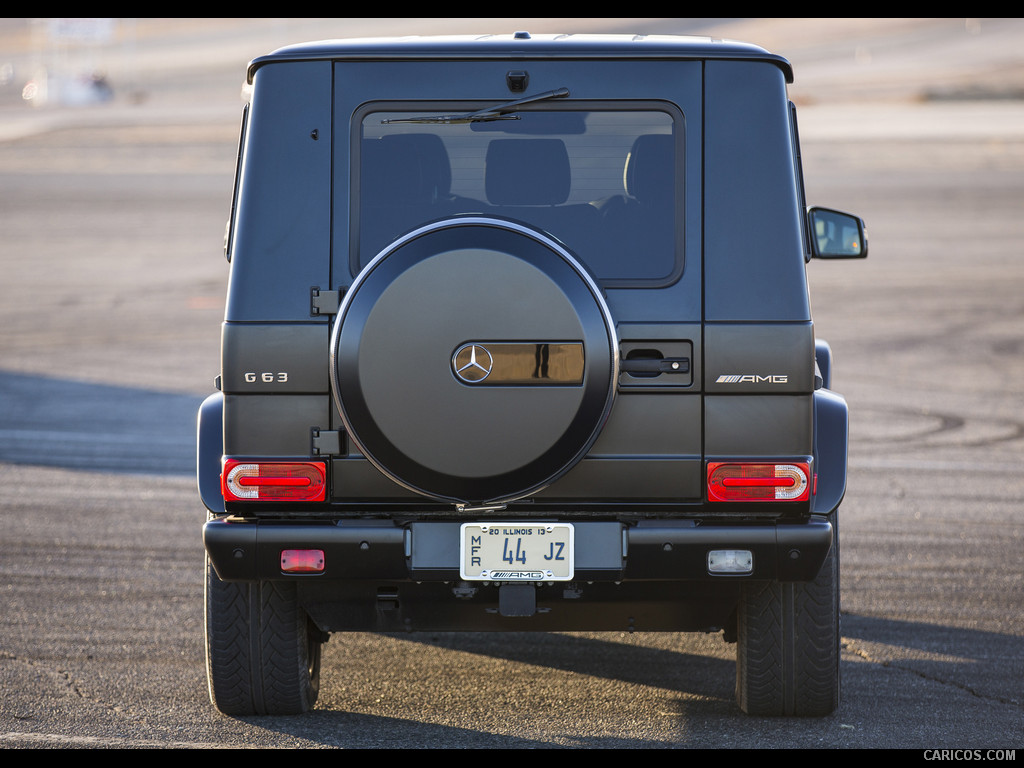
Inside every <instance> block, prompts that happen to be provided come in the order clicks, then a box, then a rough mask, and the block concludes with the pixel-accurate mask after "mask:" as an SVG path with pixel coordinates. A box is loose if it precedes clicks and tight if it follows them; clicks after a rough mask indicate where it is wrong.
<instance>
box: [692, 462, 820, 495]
mask: <svg viewBox="0 0 1024 768" xmlns="http://www.w3.org/2000/svg"><path fill="white" fill-rule="evenodd" d="M810 471H811V469H810V466H809V465H807V464H740V463H729V462H717V461H712V462H709V463H708V501H806V500H807V499H809V498H810V483H809V482H808V477H809V476H810Z"/></svg>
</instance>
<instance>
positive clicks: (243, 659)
mask: <svg viewBox="0 0 1024 768" xmlns="http://www.w3.org/2000/svg"><path fill="white" fill-rule="evenodd" d="M321 638H322V634H321V632H320V630H319V629H318V628H317V627H316V626H315V625H314V624H313V623H312V621H311V620H310V619H309V617H308V616H307V615H306V612H305V611H304V610H303V609H302V608H301V607H300V606H299V604H298V598H297V593H296V589H295V584H292V583H288V582H276V581H258V582H226V581H221V580H220V578H218V576H217V574H216V572H215V571H214V569H213V566H212V565H211V563H210V561H209V558H207V562H206V672H207V679H208V681H209V686H210V701H212V702H213V705H214V706H215V707H217V709H219V710H220V711H221V712H223V713H224V714H226V715H295V714H299V713H301V712H306V711H308V710H310V709H312V708H313V705H314V704H316V699H317V695H318V694H319V691H320V649H321V645H322V639H321Z"/></svg>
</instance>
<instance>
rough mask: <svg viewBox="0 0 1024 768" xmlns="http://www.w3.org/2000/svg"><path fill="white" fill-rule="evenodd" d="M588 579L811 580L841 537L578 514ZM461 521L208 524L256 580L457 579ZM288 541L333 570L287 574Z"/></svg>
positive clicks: (221, 572)
mask: <svg viewBox="0 0 1024 768" xmlns="http://www.w3.org/2000/svg"><path fill="white" fill-rule="evenodd" d="M574 525H575V527H576V570H575V576H576V579H577V580H580V581H708V580H715V581H718V580H722V579H756V580H778V581H810V580H812V579H813V578H814V577H815V576H816V575H817V573H818V570H819V569H820V568H821V564H822V563H823V562H824V560H825V556H826V555H827V554H828V550H829V547H830V546H831V544H832V525H831V524H830V523H829V521H828V520H827V519H826V518H824V517H818V516H812V517H811V519H810V520H809V521H807V522H801V523H777V524H741V525H714V524H707V523H699V524H698V523H696V522H694V521H688V520H682V521H672V520H650V521H643V522H641V523H638V524H636V525H624V524H621V523H617V522H576V523H574ZM458 530H459V523H458V522H417V523H410V524H408V525H407V526H400V525H397V524H395V523H392V522H390V521H387V520H384V521H379V522H378V521H342V522H339V523H331V522H324V523H319V522H317V523H307V522H293V521H289V522H277V521H251V520H244V521H242V520H235V519H231V518H220V519H217V520H211V521H209V522H207V523H206V525H205V526H204V527H203V541H204V543H205V546H206V551H207V554H208V555H209V556H210V559H211V561H212V562H213V565H214V568H215V569H216V571H217V574H218V576H220V578H221V579H224V580H225V581H250V580H255V579H270V580H274V579H288V580H292V579H309V580H372V581H457V580H459V567H458V555H459V552H458V550H459V544H458ZM282 549H321V550H323V551H324V561H325V570H324V571H323V572H322V573H317V574H285V573H283V572H282V571H281V565H280V557H281V550H282ZM712 549H746V550H750V551H751V552H752V553H753V571H752V572H751V573H749V574H737V575H711V574H709V573H708V571H707V553H708V552H709V551H710V550H712Z"/></svg>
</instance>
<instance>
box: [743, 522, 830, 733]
mask: <svg viewBox="0 0 1024 768" xmlns="http://www.w3.org/2000/svg"><path fill="white" fill-rule="evenodd" d="M832 525H833V539H832V547H831V548H830V549H829V553H828V556H827V557H826V558H825V563H824V564H823V565H822V567H821V572H820V573H819V574H818V576H817V577H816V578H815V579H814V581H811V582H807V583H796V582H784V583H780V582H751V583H750V584H749V585H746V586H745V587H744V589H743V591H742V593H741V596H740V602H739V606H738V607H737V612H736V702H737V703H738V704H739V706H740V709H742V710H743V711H744V712H746V713H747V714H750V715H766V716H778V715H797V716H804V717H821V716H823V715H828V714H831V713H832V712H834V711H835V709H836V707H837V706H838V705H839V655H840V654H839V640H840V630H839V528H838V526H837V525H836V518H835V515H834V514H833V516H832Z"/></svg>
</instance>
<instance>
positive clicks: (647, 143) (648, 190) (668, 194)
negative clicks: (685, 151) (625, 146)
mask: <svg viewBox="0 0 1024 768" xmlns="http://www.w3.org/2000/svg"><path fill="white" fill-rule="evenodd" d="M674 149H675V146H674V140H673V137H672V136H671V135H670V134H667V133H664V134H662V133H650V134H647V135H645V136H637V138H636V141H634V142H633V148H632V149H631V150H630V151H629V155H627V157H626V167H625V169H624V171H623V183H624V185H625V187H626V194H628V195H630V196H631V197H635V198H636V199H637V200H639V201H641V202H649V203H655V202H658V201H659V200H660V202H663V203H664V202H669V201H671V200H672V199H673V197H674V195H673V188H674V187H673V184H674V179H675V163H674V159H675V153H674Z"/></svg>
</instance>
